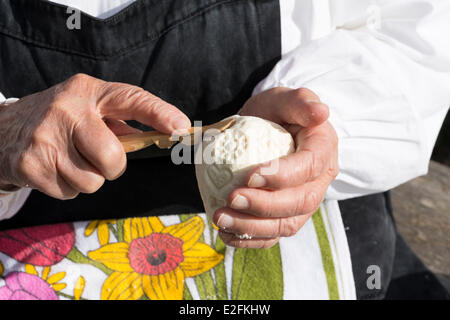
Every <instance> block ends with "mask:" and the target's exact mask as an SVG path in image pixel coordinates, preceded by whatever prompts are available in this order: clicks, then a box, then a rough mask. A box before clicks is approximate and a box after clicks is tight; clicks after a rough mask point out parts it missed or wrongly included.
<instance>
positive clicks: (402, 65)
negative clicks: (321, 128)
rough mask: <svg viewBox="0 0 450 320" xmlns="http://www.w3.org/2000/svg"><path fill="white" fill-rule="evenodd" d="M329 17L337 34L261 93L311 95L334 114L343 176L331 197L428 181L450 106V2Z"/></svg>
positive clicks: (352, 4)
mask: <svg viewBox="0 0 450 320" xmlns="http://www.w3.org/2000/svg"><path fill="white" fill-rule="evenodd" d="M373 3H376V4H377V5H373ZM330 16H331V24H332V28H333V31H331V32H330V33H329V34H328V35H327V36H324V37H321V38H320V39H317V40H311V41H306V42H303V44H302V45H301V46H299V47H297V48H296V49H294V50H292V51H290V53H288V54H286V55H285V56H284V57H283V58H282V60H281V61H280V62H279V63H278V65H277V66H276V67H275V69H274V70H273V71H272V73H271V74H270V75H269V76H268V77H267V78H266V79H265V80H264V81H263V82H261V83H260V84H259V85H258V87H257V88H256V89H255V92H254V93H255V94H257V93H259V92H261V91H264V90H267V89H270V88H273V87H277V86H285V87H290V88H300V87H306V88H309V89H311V90H313V91H314V92H316V93H317V94H318V96H319V97H320V98H321V99H322V101H323V102H324V103H326V104H327V105H328V106H329V107H330V110H331V116H330V122H331V123H332V124H333V126H334V128H335V129H336V131H337V133H338V136H339V141H340V142H339V166H340V174H339V176H338V178H337V179H336V180H335V181H334V182H333V183H332V185H331V186H330V188H329V190H328V193H327V198H328V199H335V200H342V199H347V198H352V197H357V196H362V195H366V194H371V193H376V192H382V191H386V190H389V189H391V188H393V187H396V186H398V185H399V184H402V183H404V182H406V181H408V180H410V179H413V178H415V177H417V176H420V175H423V174H426V173H427V170H428V164H429V159H430V157H431V153H432V150H433V146H434V144H435V141H436V138H437V135H438V133H439V130H440V127H441V125H442V122H443V120H444V118H445V115H446V113H447V111H448V108H449V105H450V37H449V36H448V30H450V1H448V0H382V1H371V0H339V1H337V0H332V1H330Z"/></svg>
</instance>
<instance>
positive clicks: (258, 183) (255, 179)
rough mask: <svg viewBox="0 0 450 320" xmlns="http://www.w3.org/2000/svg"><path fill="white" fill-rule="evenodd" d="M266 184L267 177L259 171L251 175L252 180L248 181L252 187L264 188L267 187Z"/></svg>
mask: <svg viewBox="0 0 450 320" xmlns="http://www.w3.org/2000/svg"><path fill="white" fill-rule="evenodd" d="M266 185H267V181H266V179H265V178H264V177H262V176H260V175H259V174H257V173H255V174H254V175H252V176H251V177H250V181H249V182H248V186H249V187H250V188H262V187H265V186H266Z"/></svg>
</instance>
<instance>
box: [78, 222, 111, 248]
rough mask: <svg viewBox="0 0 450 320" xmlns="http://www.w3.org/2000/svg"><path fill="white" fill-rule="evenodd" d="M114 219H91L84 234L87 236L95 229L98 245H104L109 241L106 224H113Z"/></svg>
mask: <svg viewBox="0 0 450 320" xmlns="http://www.w3.org/2000/svg"><path fill="white" fill-rule="evenodd" d="M115 223H116V220H94V221H91V222H90V223H89V224H88V225H87V227H86V229H85V230H84V235H85V236H86V237H89V236H90V235H91V234H93V233H94V231H95V230H96V229H97V236H98V241H99V242H100V245H102V246H104V245H106V244H108V243H109V233H110V232H109V228H108V224H115Z"/></svg>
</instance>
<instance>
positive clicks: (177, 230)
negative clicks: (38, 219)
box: [0, 202, 355, 300]
mask: <svg viewBox="0 0 450 320" xmlns="http://www.w3.org/2000/svg"><path fill="white" fill-rule="evenodd" d="M354 298H355V289H354V283H353V276H352V272H351V263H350V257H349V253H348V246H347V242H346V238H345V232H343V226H342V220H341V218H340V213H339V208H338V206H337V202H326V203H325V204H324V205H322V206H321V208H320V210H318V212H317V213H316V214H315V215H314V217H313V219H311V220H310V221H309V222H308V223H307V224H306V225H305V226H304V227H303V228H302V230H301V231H300V232H299V233H298V234H297V235H296V236H294V237H291V238H286V239H282V240H281V241H280V243H279V244H278V245H276V246H275V247H273V248H271V249H268V250H260V249H234V248H231V247H226V246H225V245H224V243H223V242H222V241H221V240H220V238H219V237H218V236H217V230H215V228H214V227H213V225H212V224H211V223H209V222H208V221H207V220H206V216H205V214H184V215H177V216H175V215H174V216H163V217H148V218H131V219H125V220H106V221H91V222H78V223H67V224H59V225H54V226H42V227H33V228H25V229H19V230H12V231H3V232H0V299H2V300H8V299H19V300H22V299H43V300H56V299H75V300H80V299H89V300H99V299H102V300H103V299H104V300H125V299H132V300H134V299H150V300H160V299H170V300H177V299H186V300H190V299H202V300H210V299H212V300H215V299H226V300H228V299H232V300H247V299H251V300H259V299H264V300H281V299H354Z"/></svg>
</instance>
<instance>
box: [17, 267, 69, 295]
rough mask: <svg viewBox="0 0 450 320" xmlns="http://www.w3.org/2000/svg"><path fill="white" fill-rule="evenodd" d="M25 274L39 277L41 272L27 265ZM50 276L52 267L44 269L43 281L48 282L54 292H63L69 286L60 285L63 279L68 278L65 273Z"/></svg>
mask: <svg viewBox="0 0 450 320" xmlns="http://www.w3.org/2000/svg"><path fill="white" fill-rule="evenodd" d="M25 272H26V273H28V274H32V275H35V276H38V277H39V272H38V271H37V270H36V268H35V267H34V266H33V265H31V264H26V265H25ZM49 274H50V267H45V268H43V269H42V276H41V278H42V280H44V281H47V283H48V284H49V285H50V286H51V287H52V289H53V290H55V291H56V292H58V291H61V290H63V289H64V288H65V287H66V286H67V285H66V284H65V283H60V282H59V281H61V280H62V279H64V277H65V276H66V273H65V272H58V273H55V274H54V275H51V276H50V277H49Z"/></svg>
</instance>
